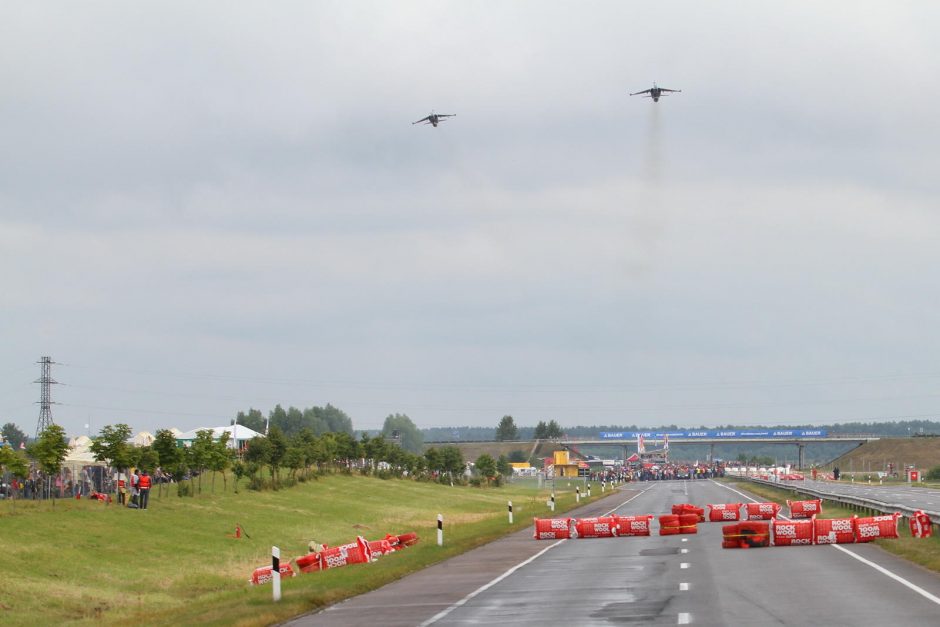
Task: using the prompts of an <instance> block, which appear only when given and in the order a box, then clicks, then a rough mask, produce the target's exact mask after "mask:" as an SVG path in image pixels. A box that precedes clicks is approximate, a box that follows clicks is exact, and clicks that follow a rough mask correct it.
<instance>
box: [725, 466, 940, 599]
mask: <svg viewBox="0 0 940 627" xmlns="http://www.w3.org/2000/svg"><path fill="white" fill-rule="evenodd" d="M710 481H711V482H712V483H714V484H715V485H719V486H721V487H723V488H726V489H728V490H731V491H732V492H735V493H737V494H740V495H741V496H743V497H744V498H746V499H747V500H749V501H751V502H753V503H759V502H760V501H758V500H757V499H753V498H751V497H749V496H748V495H747V494H744V493H743V492H738V491H737V490H735V489H734V488H731V487H728V486H726V485H724V484H722V483H718V482H717V481H715V480H714V479H710ZM783 518H786V516H783ZM787 520H789V519H787ZM829 546H831V547H832V548H834V549H839V550H840V551H842V552H843V553H845V554H846V555H851V556H852V557H854V558H855V559H857V560H858V561H860V562H862V563H863V564H866V565H868V566H871V567H872V568H874V569H875V570H877V571H878V572H879V573H881V574H882V575H885V576H886V577H890V578H891V579H894V580H895V581H897V582H898V583H900V584H902V585H904V586H906V587H908V588H910V589H911V590H913V591H914V592H916V593H917V594H919V595H920V596H922V597H924V598H925V599H927V600H929V601H933V602H934V603H936V604H937V605H940V597H937V596H935V595H933V594H930V593H929V592H927V591H926V590H924V589H923V588H921V587H920V586H918V585H916V584H913V583H911V582H910V581H908V580H907V579H905V578H904V577H901V576H900V575H895V574H894V573H892V572H891V571H890V570H888V569H887V568H885V567H884V566H879V565H878V564H876V563H874V562H872V561H871V560H867V559H865V558H864V557H862V556H861V555H858V554H857V553H853V552H852V551H850V550H848V549H847V548H845V547H844V546H839V545H838V544H830V545H829Z"/></svg>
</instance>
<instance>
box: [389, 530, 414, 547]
mask: <svg viewBox="0 0 940 627" xmlns="http://www.w3.org/2000/svg"><path fill="white" fill-rule="evenodd" d="M395 537H397V538H398V545H397V546H398V547H399V548H400V547H405V546H414V545H415V544H417V543H418V534H416V533H415V532H413V531H412V532H411V533H403V534H401V535H399V536H395ZM385 539H386V540H388V541H389V542H391V539H390V538H389V537H388V536H385ZM392 545H393V546H396V545H395V544H394V543H392Z"/></svg>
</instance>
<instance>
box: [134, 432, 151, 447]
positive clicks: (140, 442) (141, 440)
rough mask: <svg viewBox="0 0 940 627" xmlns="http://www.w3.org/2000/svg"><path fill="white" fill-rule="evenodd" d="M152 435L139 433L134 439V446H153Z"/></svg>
mask: <svg viewBox="0 0 940 627" xmlns="http://www.w3.org/2000/svg"><path fill="white" fill-rule="evenodd" d="M153 439H154V438H153V434H152V433H148V432H146V431H141V432H140V433H138V434H137V435H136V436H135V437H134V440H133V442H134V446H150V445H151V444H153Z"/></svg>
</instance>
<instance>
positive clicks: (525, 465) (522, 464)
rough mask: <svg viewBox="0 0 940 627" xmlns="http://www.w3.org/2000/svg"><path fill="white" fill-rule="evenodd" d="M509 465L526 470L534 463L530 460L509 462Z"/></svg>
mask: <svg viewBox="0 0 940 627" xmlns="http://www.w3.org/2000/svg"><path fill="white" fill-rule="evenodd" d="M509 465H510V466H512V467H513V468H515V469H516V470H525V469H526V468H531V467H532V464H530V463H529V462H509Z"/></svg>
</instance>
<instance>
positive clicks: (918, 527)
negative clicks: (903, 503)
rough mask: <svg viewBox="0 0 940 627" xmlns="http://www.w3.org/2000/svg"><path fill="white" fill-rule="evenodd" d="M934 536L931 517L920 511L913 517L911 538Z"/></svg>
mask: <svg viewBox="0 0 940 627" xmlns="http://www.w3.org/2000/svg"><path fill="white" fill-rule="evenodd" d="M932 535H933V523H932V522H931V520H930V516H928V515H927V514H925V513H924V510H922V509H919V510H917V511H916V512H914V515H913V516H911V536H913V537H915V538H929V537H930V536H932Z"/></svg>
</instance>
